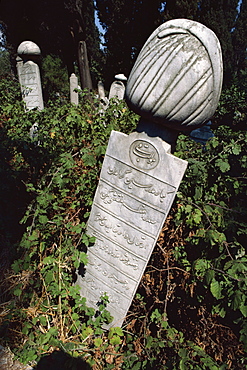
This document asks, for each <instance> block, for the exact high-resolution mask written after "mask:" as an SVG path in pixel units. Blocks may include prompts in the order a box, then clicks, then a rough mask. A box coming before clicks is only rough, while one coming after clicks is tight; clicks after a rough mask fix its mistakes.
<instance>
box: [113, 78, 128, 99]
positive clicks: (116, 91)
mask: <svg viewBox="0 0 247 370" xmlns="http://www.w3.org/2000/svg"><path fill="white" fill-rule="evenodd" d="M115 79H116V81H114V82H113V83H112V84H111V87H110V92H109V99H111V98H118V99H119V100H123V98H124V93H125V85H124V82H126V81H127V77H125V76H124V74H123V73H119V74H117V75H115Z"/></svg>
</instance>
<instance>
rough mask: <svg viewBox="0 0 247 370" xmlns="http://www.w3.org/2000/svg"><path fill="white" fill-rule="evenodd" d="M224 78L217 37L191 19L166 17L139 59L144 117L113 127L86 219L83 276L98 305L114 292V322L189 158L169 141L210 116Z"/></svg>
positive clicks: (137, 105) (135, 88) (135, 75)
mask: <svg viewBox="0 0 247 370" xmlns="http://www.w3.org/2000/svg"><path fill="white" fill-rule="evenodd" d="M221 83H222V59H221V50H220V45H219V42H218V39H217V38H216V36H215V34H214V33H213V32H212V31H211V30H209V29H208V28H206V27H205V26H203V25H201V24H200V23H197V22H193V21H190V20H185V19H182V20H181V19H180V20H172V21H169V22H166V23H164V24H163V25H161V26H160V27H159V28H158V29H157V30H155V31H154V33H153V34H152V35H151V36H150V38H149V39H148V40H147V42H146V43H145V45H144V46H143V49H142V50H141V52H140V54H139V56H138V58H137V60H136V63H135V65H134V67H133V69H132V72H131V74H130V77H129V79H128V83H127V87H126V97H127V102H128V104H129V106H131V107H132V109H133V110H134V111H136V112H138V113H139V114H140V115H141V116H142V117H141V119H140V123H139V124H138V127H137V132H134V133H131V134H130V135H125V134H123V133H120V132H116V131H112V133H111V137H110V140H109V143H108V147H107V151H106V155H105V159H104V162H103V166H102V170H101V174H100V180H99V184H98V187H97V190H96V193H95V197H94V201H93V206H92V210H91V213H90V217H89V221H88V227H87V232H88V234H89V235H91V236H94V237H95V243H94V245H93V246H92V247H89V248H88V251H87V254H88V264H87V265H86V266H85V269H84V271H82V270H80V271H81V275H80V273H79V274H78V280H77V283H78V284H79V286H80V292H81V295H82V296H83V297H86V299H87V305H88V306H90V307H93V308H95V309H96V310H97V308H98V305H99V304H100V297H101V296H102V295H103V294H104V293H106V294H107V295H108V297H109V303H108V304H107V307H106V308H107V310H108V311H109V312H110V313H111V315H112V316H113V321H112V323H111V324H110V325H109V326H110V327H111V326H121V325H122V323H123V321H124V319H125V317H126V315H127V312H128V309H129V306H130V305H131V302H132V299H133V297H134V295H135V292H136V289H137V287H138V284H139V282H140V280H141V277H142V274H143V273H144V270H145V268H146V265H147V263H148V261H149V258H150V256H151V254H152V251H153V248H154V246H155V244H156V241H157V239H158V237H159V233H160V231H161V229H162V227H163V224H164V222H165V219H166V216H167V214H168V212H169V209H170V207H171V205H172V202H173V200H174V197H175V194H176V192H177V189H178V187H179V184H180V182H181V180H182V177H183V174H184V172H185V169H186V166H187V162H186V161H184V160H182V159H179V158H177V157H175V156H174V155H172V154H171V146H170V144H169V143H167V142H166V141H170V142H171V143H173V142H174V140H175V138H176V135H177V133H178V132H179V131H186V130H189V131H191V129H192V128H196V127H197V126H200V125H201V124H202V123H203V122H204V121H205V120H209V119H210V117H211V115H212V114H213V109H212V106H213V107H214V109H215V108H216V106H217V102H218V99H219V95H220V90H221ZM203 96H204V98H203ZM171 97H172V99H171ZM174 100H175V102H174ZM109 326H108V327H109Z"/></svg>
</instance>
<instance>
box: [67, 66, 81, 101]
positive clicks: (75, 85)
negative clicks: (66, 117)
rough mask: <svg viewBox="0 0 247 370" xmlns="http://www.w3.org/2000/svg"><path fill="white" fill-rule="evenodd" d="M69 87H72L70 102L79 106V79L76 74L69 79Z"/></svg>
mask: <svg viewBox="0 0 247 370" xmlns="http://www.w3.org/2000/svg"><path fill="white" fill-rule="evenodd" d="M69 85H70V102H71V103H73V104H75V105H78V104H79V97H78V92H77V91H75V89H78V78H77V77H76V75H75V74H74V73H72V74H71V76H70V78H69Z"/></svg>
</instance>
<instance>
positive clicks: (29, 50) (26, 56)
mask: <svg viewBox="0 0 247 370" xmlns="http://www.w3.org/2000/svg"><path fill="white" fill-rule="evenodd" d="M17 53H18V57H17V71H18V77H19V82H20V85H21V92H22V97H23V100H24V102H25V104H26V109H27V110H31V109H34V108H38V109H39V110H42V109H43V108H44V103H43V96H42V87H41V80H40V72H39V66H38V64H37V63H36V61H37V59H38V57H39V56H40V54H41V52H40V49H39V47H38V46H37V45H36V44H35V43H34V42H32V41H23V42H22V43H21V44H20V45H19V47H18V49H17Z"/></svg>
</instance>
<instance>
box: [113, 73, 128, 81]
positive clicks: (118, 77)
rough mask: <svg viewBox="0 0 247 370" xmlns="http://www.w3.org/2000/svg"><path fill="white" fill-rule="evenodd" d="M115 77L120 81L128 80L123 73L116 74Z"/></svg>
mask: <svg viewBox="0 0 247 370" xmlns="http://www.w3.org/2000/svg"><path fill="white" fill-rule="evenodd" d="M115 79H116V80H120V81H127V77H126V76H125V75H124V74H123V73H119V74H117V75H115Z"/></svg>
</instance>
